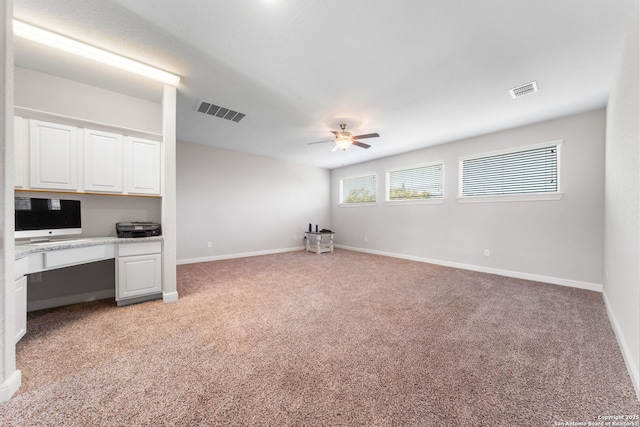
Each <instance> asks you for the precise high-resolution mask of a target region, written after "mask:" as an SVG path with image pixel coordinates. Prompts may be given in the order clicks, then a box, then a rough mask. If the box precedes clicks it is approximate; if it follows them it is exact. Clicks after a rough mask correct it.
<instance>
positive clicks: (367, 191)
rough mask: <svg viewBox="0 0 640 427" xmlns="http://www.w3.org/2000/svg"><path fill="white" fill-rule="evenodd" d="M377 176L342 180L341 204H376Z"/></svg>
mask: <svg viewBox="0 0 640 427" xmlns="http://www.w3.org/2000/svg"><path fill="white" fill-rule="evenodd" d="M376 189H377V187H376V175H375V174H371V175H363V176H357V177H353V178H345V179H341V180H340V203H344V204H357V203H375V201H376Z"/></svg>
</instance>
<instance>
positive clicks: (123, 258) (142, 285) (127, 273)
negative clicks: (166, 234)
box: [116, 242, 162, 305]
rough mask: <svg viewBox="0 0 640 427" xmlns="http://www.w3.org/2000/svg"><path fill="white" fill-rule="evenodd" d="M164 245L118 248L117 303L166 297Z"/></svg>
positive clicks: (155, 243)
mask: <svg viewBox="0 0 640 427" xmlns="http://www.w3.org/2000/svg"><path fill="white" fill-rule="evenodd" d="M161 252H162V243H161V242H141V243H123V244H119V245H118V258H117V267H116V268H117V272H116V276H117V281H118V284H117V286H116V301H118V305H122V302H124V303H126V300H128V299H133V298H135V299H140V298H142V297H147V296H153V295H158V294H161V293H162V255H161Z"/></svg>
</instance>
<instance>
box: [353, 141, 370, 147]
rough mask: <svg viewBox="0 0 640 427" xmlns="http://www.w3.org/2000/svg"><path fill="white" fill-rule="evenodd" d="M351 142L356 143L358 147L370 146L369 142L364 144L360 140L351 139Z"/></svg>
mask: <svg viewBox="0 0 640 427" xmlns="http://www.w3.org/2000/svg"><path fill="white" fill-rule="evenodd" d="M352 144H353V145H357V146H358V147H361V148H369V147H371V146H370V145H369V144H365V143H364V142H360V141H353V142H352Z"/></svg>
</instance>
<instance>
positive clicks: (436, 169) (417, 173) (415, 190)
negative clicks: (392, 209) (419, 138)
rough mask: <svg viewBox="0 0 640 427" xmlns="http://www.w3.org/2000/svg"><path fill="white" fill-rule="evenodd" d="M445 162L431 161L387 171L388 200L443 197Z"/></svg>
mask: <svg viewBox="0 0 640 427" xmlns="http://www.w3.org/2000/svg"><path fill="white" fill-rule="evenodd" d="M442 171H443V163H442V162H438V163H431V164H427V165H422V166H416V167H411V168H403V169H396V170H391V171H388V172H387V201H388V202H394V201H408V200H414V201H417V200H428V199H441V198H442V176H443V173H442Z"/></svg>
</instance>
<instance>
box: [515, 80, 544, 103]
mask: <svg viewBox="0 0 640 427" xmlns="http://www.w3.org/2000/svg"><path fill="white" fill-rule="evenodd" d="M537 91H538V84H537V83H536V82H531V83H527V84H524V85H522V86H518V87H514V88H513V89H511V90H510V91H509V93H510V94H511V97H512V98H513V99H516V98H520V97H522V96H525V95H529V94H531V93H536V92H537Z"/></svg>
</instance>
